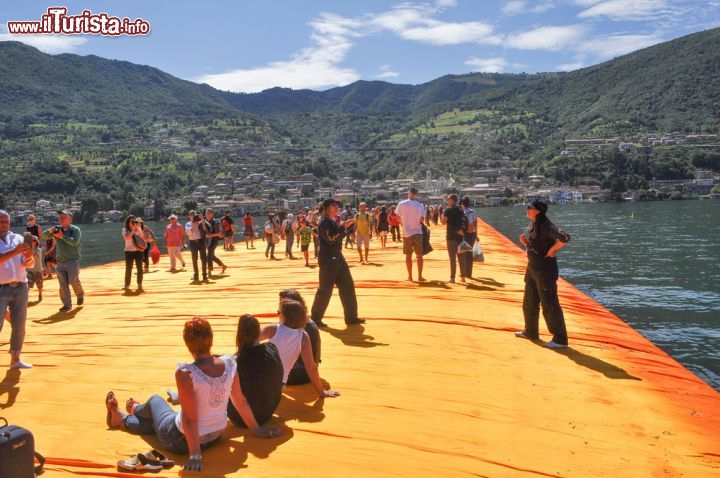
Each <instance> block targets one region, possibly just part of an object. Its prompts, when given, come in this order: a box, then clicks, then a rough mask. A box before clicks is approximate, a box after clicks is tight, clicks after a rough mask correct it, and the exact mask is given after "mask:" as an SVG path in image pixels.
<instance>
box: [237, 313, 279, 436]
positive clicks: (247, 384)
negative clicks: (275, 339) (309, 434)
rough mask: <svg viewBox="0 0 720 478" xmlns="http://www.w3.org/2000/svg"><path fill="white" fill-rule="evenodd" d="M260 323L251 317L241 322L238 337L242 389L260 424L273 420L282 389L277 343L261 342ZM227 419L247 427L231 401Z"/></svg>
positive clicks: (239, 371)
mask: <svg viewBox="0 0 720 478" xmlns="http://www.w3.org/2000/svg"><path fill="white" fill-rule="evenodd" d="M259 338H260V322H258V320H257V319H256V318H255V317H253V316H252V315H250V314H245V315H243V316H242V317H240V320H239V321H238V329H237V336H236V344H237V348H238V351H237V355H236V356H235V358H236V360H237V373H238V377H240V388H241V390H242V392H243V395H245V398H246V399H247V401H248V404H249V405H250V409H251V410H252V412H253V415H254V416H255V420H256V421H257V422H258V423H259V424H261V423H265V422H267V421H268V420H270V418H272V416H273V413H275V409H276V408H277V406H278V405H279V404H280V399H281V398H282V387H283V366H282V362H281V361H280V354H279V353H278V349H277V347H276V346H275V344H272V343H270V342H265V343H262V344H261V343H260V342H259ZM227 412H228V417H230V420H232V422H233V423H234V424H235V425H237V426H239V427H242V428H247V425H246V424H245V422H244V421H243V419H242V418H241V417H240V413H238V411H237V410H236V409H235V407H234V406H233V404H232V402H229V403H228V410H227Z"/></svg>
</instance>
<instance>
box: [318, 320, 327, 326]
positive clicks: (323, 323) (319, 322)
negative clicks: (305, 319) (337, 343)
mask: <svg viewBox="0 0 720 478" xmlns="http://www.w3.org/2000/svg"><path fill="white" fill-rule="evenodd" d="M315 325H317V326H318V327H327V326H328V325H327V324H326V323H325V322H323V321H322V320H316V321H315Z"/></svg>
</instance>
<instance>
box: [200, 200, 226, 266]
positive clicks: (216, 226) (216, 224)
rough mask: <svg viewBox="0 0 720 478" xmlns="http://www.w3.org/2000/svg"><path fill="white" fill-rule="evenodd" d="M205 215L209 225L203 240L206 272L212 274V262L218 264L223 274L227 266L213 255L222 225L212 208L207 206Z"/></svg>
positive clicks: (221, 234)
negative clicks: (205, 250)
mask: <svg viewBox="0 0 720 478" xmlns="http://www.w3.org/2000/svg"><path fill="white" fill-rule="evenodd" d="M205 217H206V218H207V223H208V225H209V229H208V233H207V237H206V240H205V245H206V246H207V268H208V273H210V274H212V270H213V262H214V263H215V264H217V265H219V266H220V269H221V270H220V273H221V274H224V273H225V269H227V266H226V265H225V264H224V263H223V261H221V260H220V259H218V257H217V256H216V255H215V249H217V246H218V242H219V241H220V239H221V238H222V237H223V231H222V227H221V224H220V221H218V220H217V219H216V218H215V211H213V210H212V209H210V208H207V209H206V210H205Z"/></svg>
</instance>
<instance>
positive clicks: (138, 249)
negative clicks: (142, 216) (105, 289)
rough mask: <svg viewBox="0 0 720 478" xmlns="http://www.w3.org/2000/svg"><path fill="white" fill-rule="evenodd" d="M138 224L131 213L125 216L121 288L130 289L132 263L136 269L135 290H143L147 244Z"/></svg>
mask: <svg viewBox="0 0 720 478" xmlns="http://www.w3.org/2000/svg"><path fill="white" fill-rule="evenodd" d="M140 227H141V226H140V224H138V221H137V220H136V219H135V216H133V215H132V214H131V215H129V216H128V217H126V218H125V226H124V227H123V228H122V236H123V239H124V240H125V249H124V251H125V287H124V288H123V290H125V292H128V291H129V290H130V279H131V278H132V268H133V263H134V264H135V268H136V269H137V287H138V288H137V290H138V292H144V290H143V286H142V282H143V258H144V252H145V251H146V250H147V248H148V244H147V242H146V241H145V238H144V237H143V233H142V230H141V229H140Z"/></svg>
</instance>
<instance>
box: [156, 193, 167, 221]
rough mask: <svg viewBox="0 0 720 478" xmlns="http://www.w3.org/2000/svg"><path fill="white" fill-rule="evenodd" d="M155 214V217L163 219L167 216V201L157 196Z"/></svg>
mask: <svg viewBox="0 0 720 478" xmlns="http://www.w3.org/2000/svg"><path fill="white" fill-rule="evenodd" d="M153 215H154V216H155V219H161V218H163V217H165V203H163V200H162V199H160V198H155V200H154V201H153Z"/></svg>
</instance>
